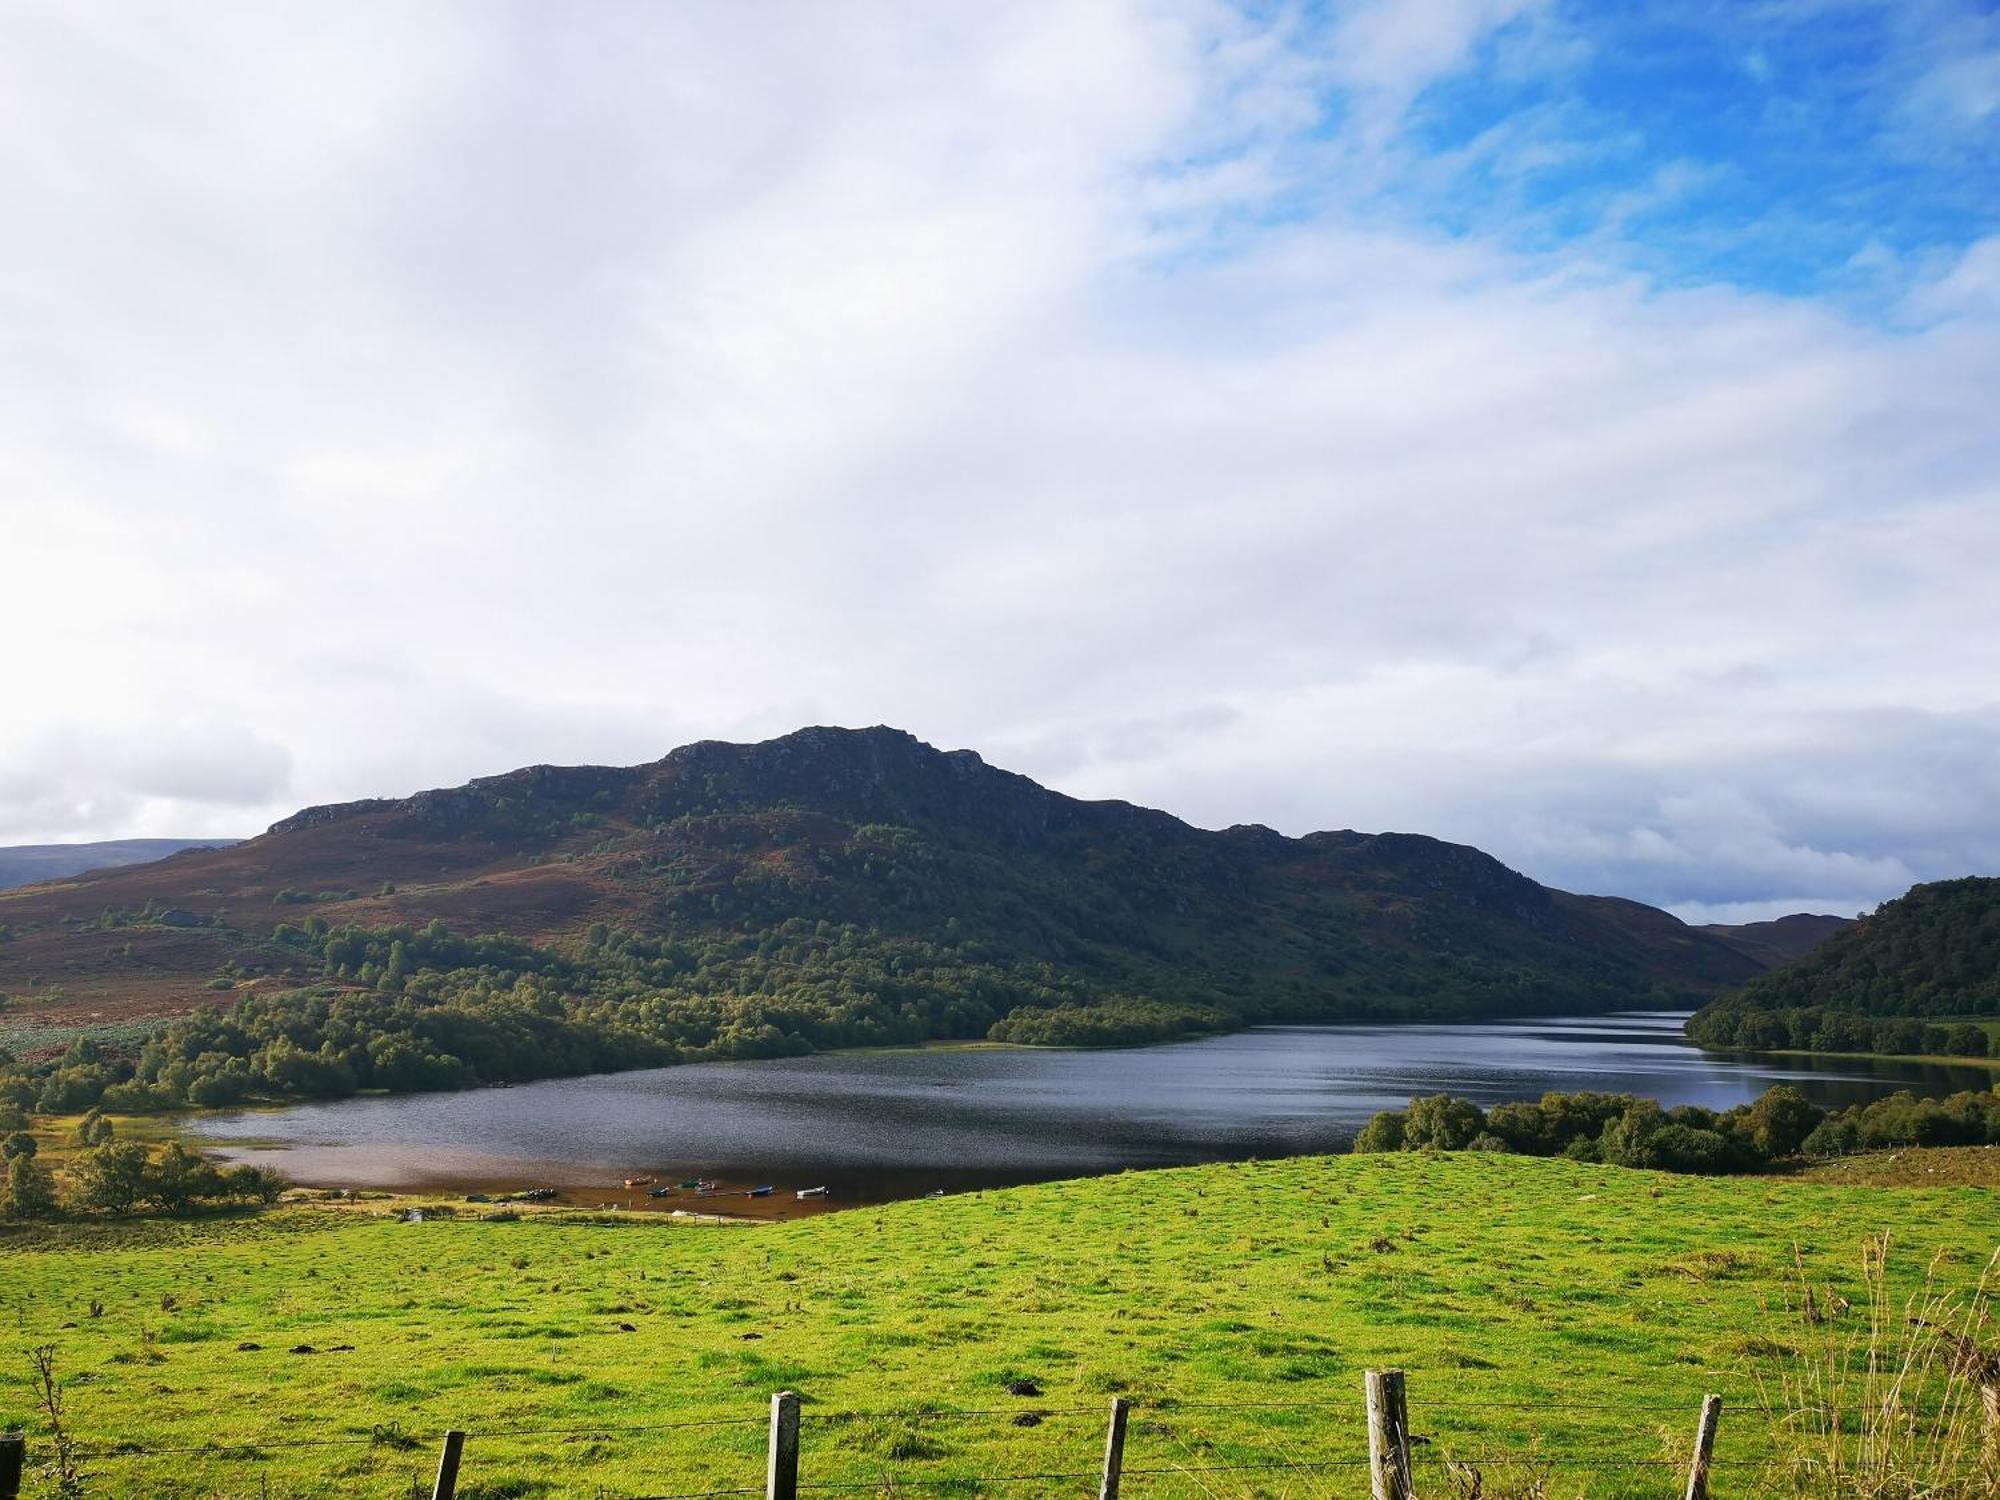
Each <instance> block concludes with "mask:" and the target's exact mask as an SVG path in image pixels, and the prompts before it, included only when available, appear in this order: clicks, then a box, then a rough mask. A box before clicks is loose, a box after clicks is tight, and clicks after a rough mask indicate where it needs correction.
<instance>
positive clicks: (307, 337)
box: [0, 0, 2000, 920]
mask: <svg viewBox="0 0 2000 1500" xmlns="http://www.w3.org/2000/svg"><path fill="white" fill-rule="evenodd" d="M0 182H4V183H5V184H6V189H5V192H4V193H0V611H4V620H5V626H6V632H7V638H8V640H9V642H10V645H11V649H10V650H8V651H7V652H6V654H5V658H4V660H5V668H6V677H7V684H6V692H5V695H4V697H3V698H0V842H6V843H26V842H39V841H54V840H70V839H92V838H108V837H123V836H139V835H170V836H210V835H216V836H219V835H236V834H247V833H252V832H256V831H258V830H261V829H262V828H263V827H264V826H265V825H266V824H268V823H269V822H271V821H272V820H274V819H275V818H277V817H279V816H282V815H284V814H286V813H288V812H290V811H292V810H293V809H295V808H297V807H299V806H301V805H306V804H311V803H318V802H327V801H338V800H346V799H350V798H356V797H362V796H373V795H400V794H406V793H408V792H411V791H415V790H417V789H420V788H423V787H427V786H437V785H451V784H456V783H458V782H461V781H463V780H465V779H467V778H468V777H471V776H475V775H482V774H488V773H493V772H498V771H502V770H506V769H510V768H512V767H515V766H519V765H524V764H530V763H537V762H556V763H569V762H601V763H634V762H639V761H646V760H652V759H656V758H658V757H659V756H660V755H662V754H664V753H665V752H666V751H667V750H668V749H670V748H672V747H673V746H675V745H679V744H682V743H685V742H688V741H690V740H695V739H705V738H723V739H759V738H764V737H767V736H770V735H774V734H780V733H784V732H786V731H788V730H791V729H794V728H797V727H799V726H801V725H805V724H814V723H835V724H849V725H865V724H873V723H888V724H894V725H897V726H900V727H902V728H905V729H908V730H910V731H911V732H913V733H915V734H917V735H919V736H920V737H922V738H924V739H926V740H928V741H930V742H932V743H934V744H937V745H939V746H940V747H945V748H957V747H970V748H974V749H977V750H978V751H980V752H981V753H982V754H984V755H985V756H986V758H987V759H988V760H990V761H993V762H995V763H996V764H1000V765H1003V766H1007V767H1009V768H1011V769H1015V770H1019V771H1022V772H1024V773H1026V774H1029V775H1032V776H1034V777H1036V778H1037V779H1039V780H1041V781H1043V782H1045V783H1047V784H1049V785H1052V786H1054V787H1057V788H1059V789H1061V790H1063V791H1067V792H1070V793H1073V794H1076V795H1079V796H1088V797H1122V798H1126V799H1128V800H1131V801H1136V802H1141V803H1145V804H1149V805H1152V806H1158V807H1163V808H1166V809H1168V810H1169V811H1172V812H1175V813H1177V814H1179V815H1181V816H1182V817H1185V818H1187V819H1189V820H1190V821H1192V822H1195V823H1198V824H1202V825H1204V826H1209V827H1221V826H1226V825H1228V824H1232V823H1244V822H1261V823H1266V824H1269V825H1271V826H1274V827H1276V828H1279V829H1281V830H1283V831H1285V832H1288V833H1303V832H1306V831H1309V830H1312V829H1317V828H1341V827H1352V828H1361V829H1370V830H1373V829H1390V828H1393V829H1401V830H1406V831H1413V832H1423V833H1430V834H1434V835H1437V836H1439V837H1443V838H1449V839H1454V840H1460V841H1464V842H1468V843H1473V844H1476V845H1478V846H1480V847H1482V848H1484V849H1486V850H1488V851H1490V852H1492V853H1493V854H1495V855H1497V856H1499V857H1500V858H1501V859H1503V860H1505V861H1506V862H1507V863H1509V864H1510V865H1512V866H1514V867H1515V868H1517V869H1520V870H1523V871H1524V872H1526V873H1528V874H1530V875H1532V876H1534V877H1535V878H1537V879H1540V880H1543V881H1546V882H1548V883H1551V884H1554V885H1558V886H1561V887H1564V888H1567V889H1572V890H1582V891H1590V892H1601V893H1609V894H1617V895H1624V896H1630V897H1634V898H1637V899H1640V900H1644V901H1649V902H1653V903H1656V904H1660V905H1665V906H1667V907H1669V908H1670V909H1672V910H1674V911H1676V912H1678V913H1680V914H1681V915H1683V916H1685V917H1687V918H1689V919H1690V920H1747V919H1755V918H1760V917H1765V916H1770V915H1775V914H1777V913H1780V912H1787V911H1796V910H1813V911H1833V912H1842V913H1848V912H1854V911H1859V910H1863V909H1867V908H1870V907H1872V906H1873V905H1875V904H1876V903H1877V902H1880V901H1882V900H1884V899H1887V898H1889V897H1891V896H1893V895H1895V894H1897V893H1899V892H1900V891H1901V890H1903V889H1904V888H1905V887H1907V886H1908V885H1909V884H1910V883H1911V882H1913V881H1916V880H1923V879H1936V878H1942V877H1949V876H1954V875H1962V874H1970V873H1987V874H1994V873H2000V753H1996V746H2000V738H1996V735H2000V581H1997V580H1996V574H2000V420H1996V412H2000V9H1996V7H1995V6H1994V5H1992V4H1974V3H1970V0H1881V3H1877V0H1659V3H1649V0H1619V3H1616V4H1604V3H1602V0H1578V3H1563V0H1393V3H1392V0H1353V3H1348V4H1332V5H1300V6H1293V5H1284V4H1265V3H1257V4H1248V5H1230V4H1224V3H1212V0H1144V3H1141V0H1132V3H1123V0H1061V3H1049V0H1040V3H1033V4H1011V3H1006V0H987V3H982V4H979V5H976V6H973V5H953V6H938V5H934V4H930V3H925V0H912V3H909V4H874V3H867V0H851V3H843V4H841V5H837V6H828V5H823V4H817V3H801V4H796V5H786V4H778V3H767V4H748V5H745V4H740V3H735V0H730V3H714V4H702V3H686V4H676V5H671V6H667V5H656V6H634V5H623V4H612V3H594V4H592V3H575V4H568V5H561V6H552V5H547V4H543V3H537V0H521V3H506V0H476V3H467V4H453V3H449V0H433V3H428V4H425V5H423V6H409V5H405V4H401V3H394V4H379V5H378V4H369V3H360V0H349V3H343V4H342V5H339V6H327V5H305V4H297V3H276V4H273V3H268V0H259V3H254V4H250V3H245V4H236V3H228V0H204V3H202V4H200V5H186V4H177V5H152V4H144V3H138V0H132V3H124V4H118V5H104V4H96V3H91V0H4V3H0Z"/></svg>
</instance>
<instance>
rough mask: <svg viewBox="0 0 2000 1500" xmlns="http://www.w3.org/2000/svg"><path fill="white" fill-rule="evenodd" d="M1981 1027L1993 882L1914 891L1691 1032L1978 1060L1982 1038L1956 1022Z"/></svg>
mask: <svg viewBox="0 0 2000 1500" xmlns="http://www.w3.org/2000/svg"><path fill="white" fill-rule="evenodd" d="M1787 920H1790V919H1787ZM1990 1017H2000V880H1995V879H1985V878H1980V877H1967V878H1965V879H1963V880H1942V881H1937V882H1934V883H1932V884H1928V885H1916V886H1912V887H1911V888H1910V889H1909V891H1908V892H1907V893H1906V894H1905V895H1902V896H1899V897H1898V898H1897V899H1896V900H1894V901H1888V902H1884V903H1883V904H1882V905H1881V906H1880V907H1878V908H1877V909H1876V910H1875V912H1874V913H1873V915H1871V916H1867V917H1863V918H1862V919H1860V920H1859V921H1856V922H1852V923H1849V924H1847V925H1846V926H1845V927H1844V928H1842V929H1841V930H1840V931H1838V932H1835V933H1834V934H1833V935H1832V936H1831V937H1829V938H1827V939H1826V940H1825V941H1824V942H1823V943H1821V944H1819V945H1818V946H1817V947H1815V948H1813V949H1812V950H1811V951H1809V952H1808V953H1806V954H1805V955H1804V956H1803V957H1800V958H1798V959H1795V960H1793V961H1792V962H1790V963H1787V964H1784V965H1782V966H1781V967H1778V968H1775V969H1773V970H1771V971H1770V972H1769V973H1767V974H1764V975H1761V976H1759V977H1758V978H1756V979H1753V980H1751V981H1750V982H1749V983H1747V984H1745V985H1744V986H1743V987H1742V988H1741V989H1739V990H1737V991H1735V992H1734V993H1731V994H1728V995H1725V996H1723V997H1721V998H1719V999H1717V1000H1716V1001H1714V1002H1713V1003H1711V1004H1710V1005H1708V1006H1706V1007H1704V1009H1703V1010H1702V1011H1701V1013H1700V1014H1698V1015H1697V1016H1696V1017H1695V1018H1694V1020H1693V1021H1692V1022H1690V1023H1689V1027H1688V1030H1689V1034H1690V1035H1691V1036H1693V1037H1694V1038H1695V1039H1696V1040H1698V1041H1701V1042H1703V1043H1704V1044H1705V1045H1709V1046H1741V1047H1752V1048H1760V1047H1803V1048H1806V1049H1808V1050H1811V1051H1820V1052H1898V1053H1926V1052H1931V1053H1951V1054H1961V1055H1962V1054H1965V1053H1971V1054H1972V1055H1976V1056H1984V1055H1986V1054H1987V1052H1988V1051H1989V1048H1990V1042H1989V1041H1987V1040H1986V1038H1987V1036H1988V1032H1987V1029H1986V1028H1984V1027H1982V1026H1978V1025H1970V1024H1963V1023H1969V1022H1976V1021H1978V1020H1982V1019H1984V1018H1990ZM1955 1023H1959V1024H1955Z"/></svg>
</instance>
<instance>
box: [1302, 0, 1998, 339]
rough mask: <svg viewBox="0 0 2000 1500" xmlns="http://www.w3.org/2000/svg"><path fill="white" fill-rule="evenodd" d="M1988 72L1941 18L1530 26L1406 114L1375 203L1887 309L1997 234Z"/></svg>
mask: <svg viewBox="0 0 2000 1500" xmlns="http://www.w3.org/2000/svg"><path fill="white" fill-rule="evenodd" d="M1996 59H2000V16H1996V13H1995V12H1994V11H1993V10H1992V9H1991V8H1990V7H1983V6H1966V5H1957V4H1951V3H1932V0H1914V3H1909V4H1874V3H1845V4H1843V3H1796V4H1784V3H1777V4H1757V3H1724V4H1713V3H1685V4H1673V5H1643V4H1627V3H1618V4H1584V5H1576V4H1572V5H1566V6H1552V7H1546V8H1529V9H1526V10H1524V12H1523V13H1522V14H1521V15H1519V16H1518V17H1516V18H1514V19H1512V20H1509V21H1507V22H1504V23H1503V24H1501V25H1499V26H1497V27H1495V28H1494V29H1493V30H1491V31H1490V32H1488V33H1487V34H1485V35H1484V36H1483V37H1482V38H1481V39H1480V40H1479V42H1478V43H1477V45H1476V48H1475V49H1474V52H1473V55H1472V57H1471V59H1470V61H1469V65H1468V66H1466V67H1463V68H1461V69H1459V70H1457V71H1454V72H1452V73H1450V74H1449V75H1446V76H1443V77H1440V78H1438V79H1437V80H1436V81H1434V82H1432V83H1430V84H1429V85H1428V86H1427V87H1425V88H1424V89H1423V90H1422V92H1421V93H1420V94H1419V95H1418V96H1417V98H1416V99H1415V100H1414V102H1413V103H1412V105H1411V107H1410V116H1409V120H1408V127H1407V149H1408V151H1409V152H1410V154H1411V156H1412V158H1413V159H1414V162H1415V164H1416V165H1415V167H1414V169H1413V170H1412V172H1411V173H1409V174H1408V175H1406V176H1402V177H1399V178H1397V179H1396V180H1392V181H1390V182H1388V183H1386V184H1385V185H1384V189H1383V192H1382V194H1381V198H1380V206H1381V208H1382V209H1383V211H1385V212H1388V213H1392V214H1401V213H1408V212H1415V213H1417V214H1420V215H1422V216H1423V217H1424V218H1425V219H1427V220H1428V221H1429V222H1432V223H1434V224H1436V225H1437V226H1439V227H1440V228H1441V229H1444V230H1446V231H1447V232H1450V233H1454V234H1474V235H1486V234H1490V235H1495V236H1498V237H1501V238H1503V239H1505V240H1506V241H1507V242H1509V243H1512V244H1516V245H1519V246H1521V247H1523V248H1526V249H1532V250H1541V251H1556V252H1559V251H1561V250H1563V249H1565V248H1568V247H1573V246H1576V245H1579V244H1582V245H1590V246H1594V247H1597V248H1601V249H1603V250H1605V251H1606V252H1607V253H1615V254H1616V255H1618V256H1619V257H1620V258H1621V259H1623V260H1625V261H1627V262H1628V263H1630V264H1634V265H1636V266H1638V267H1641V268H1643V269H1644V270H1645V271H1646V272H1647V273H1648V274H1649V275H1652V276H1655V277H1658V278H1660V279H1662V280H1665V281H1669V282H1675V283H1681V284H1699V283H1705V282H1713V281H1721V282H1727V283H1730V284H1732V285H1737V286H1741V287H1745V288H1749V289H1754V290H1762V291H1770V292H1775V293H1779V294H1782V295H1787V296H1824V297H1831V298H1837V299H1840V300H1841V301H1843V302H1844V303H1846V304H1849V305H1851V306H1853V307H1855V308H1857V309H1859V310H1868V309H1874V310H1878V311H1879V310H1880V309H1881V308H1882V307H1883V306H1884V305H1885V304H1886V303H1888V302H1890V301H1893V299H1894V298H1895V297H1896V295H1898V294H1899V293H1900V292H1901V291H1902V290H1904V289H1905V287H1906V286H1907V284H1908V282H1909V281H1910V280H1911V279H1912V278H1915V277H1920V276H1922V275H1923V274H1924V273H1925V272H1926V271H1927V270H1932V269H1934V268H1935V267H1936V266H1937V265H1938V264H1939V263H1940V262H1941V261H1946V260H1949V259H1951V258H1954V257H1955V256H1956V254H1957V253H1959V252H1961V251H1962V250H1963V249H1964V248H1965V247H1966V246H1968V245H1970V244H1972V243H1974V242H1975V241H1977V240H1979V239H1981V238H1983V237H1985V236H1986V235H1988V234H1990V233H1992V231H1993V228H1994V225H1995V223H1996V220H1997V219H2000V61H1996ZM1331 109H1332V112H1333V116H1334V119H1335V121H1336V129H1337V128H1338V127H1337V121H1338V118H1339V112H1340V104H1339V101H1338V99H1337V98H1336V99H1335V100H1334V101H1333V102H1332V105H1331ZM1433 167H1435V168H1437V170H1435V171H1433V170H1431V168H1433ZM1413 187H1414V189H1415V190H1414V191H1412V188H1413Z"/></svg>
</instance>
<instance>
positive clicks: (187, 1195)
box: [0, 1105, 286, 1220]
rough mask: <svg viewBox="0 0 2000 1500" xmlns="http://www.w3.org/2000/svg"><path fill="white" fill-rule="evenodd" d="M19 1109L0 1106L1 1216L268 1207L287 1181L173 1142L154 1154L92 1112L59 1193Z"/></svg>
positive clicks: (78, 1134)
mask: <svg viewBox="0 0 2000 1500" xmlns="http://www.w3.org/2000/svg"><path fill="white" fill-rule="evenodd" d="M27 1123H28V1121H27V1117H26V1115H25V1114H24V1113H23V1112H22V1111H21V1110H20V1109H19V1108H18V1107H16V1106H13V1105H0V1168H4V1175H0V1219H23V1220H33V1219H53V1218H57V1217H60V1216H62V1215H63V1214H66V1213H70V1214H87V1213H110V1214H127V1213H131V1212H132V1211H133V1210H134V1209H138V1208H151V1209H156V1210H158V1211H159V1212H161V1213H168V1214H185V1213H189V1212H191V1211H193V1210H195V1209H197V1208H201V1207H213V1206H216V1205H221V1204H232V1203H234V1204H242V1203H256V1204H265V1205H268V1204H271V1203H275V1202H277V1200H278V1197H279V1195H280V1194H281V1193H283V1192H284V1190H285V1186H286V1183H285V1179H284V1178H283V1177H281V1176H279V1175H278V1174H277V1173H275V1172H271V1171H267V1170H266V1169H265V1168H263V1167H252V1166H241V1167H227V1168H225V1167H218V1166H216V1165H215V1164H214V1163H213V1162H210V1161H206V1160H204V1159H203V1158H202V1157H200V1156H198V1155H196V1154H195V1153H194V1152H192V1151H190V1150H188V1149H187V1148H186V1147H185V1146H182V1145H181V1144H179V1143H178V1142H176V1143H174V1144H172V1145H170V1146H168V1147H167V1148H166V1149H165V1150H163V1151H160V1152H158V1153H157V1154H156V1153H154V1152H152V1151H149V1150H147V1149H146V1147H144V1146H142V1145H140V1144H139V1143H138V1142H136V1141H121V1140H119V1139H117V1133H116V1131H115V1130H114V1129H113V1127H112V1124H111V1122H110V1121H109V1120H107V1119H105V1118H103V1116H102V1115H100V1114H99V1113H97V1112H96V1111H94V1110H93V1111H92V1112H91V1113H89V1114H87V1115H86V1116H84V1119H83V1122H82V1124H81V1125H80V1126H79V1127H78V1128H77V1132H76V1139H75V1142H74V1144H75V1145H77V1146H78V1147H79V1148H81V1149H80V1150H79V1151H78V1152H77V1154H76V1155H75V1156H74V1157H73V1158H72V1159H71V1161H70V1164H69V1171H68V1179H67V1182H66V1183H65V1184H64V1185H63V1187H62V1188H61V1189H60V1190H59V1189H58V1186H57V1183H56V1178H55V1174H54V1173H53V1172H51V1171H50V1170H49V1168H48V1167H47V1165H46V1164H44V1163H43V1162H42V1160H41V1159H40V1158H41V1153H40V1149H39V1142H37V1141H36V1139H35V1137H34V1136H33V1135H32V1134H30V1133H29V1132H28V1130H27V1128H26V1126H27Z"/></svg>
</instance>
